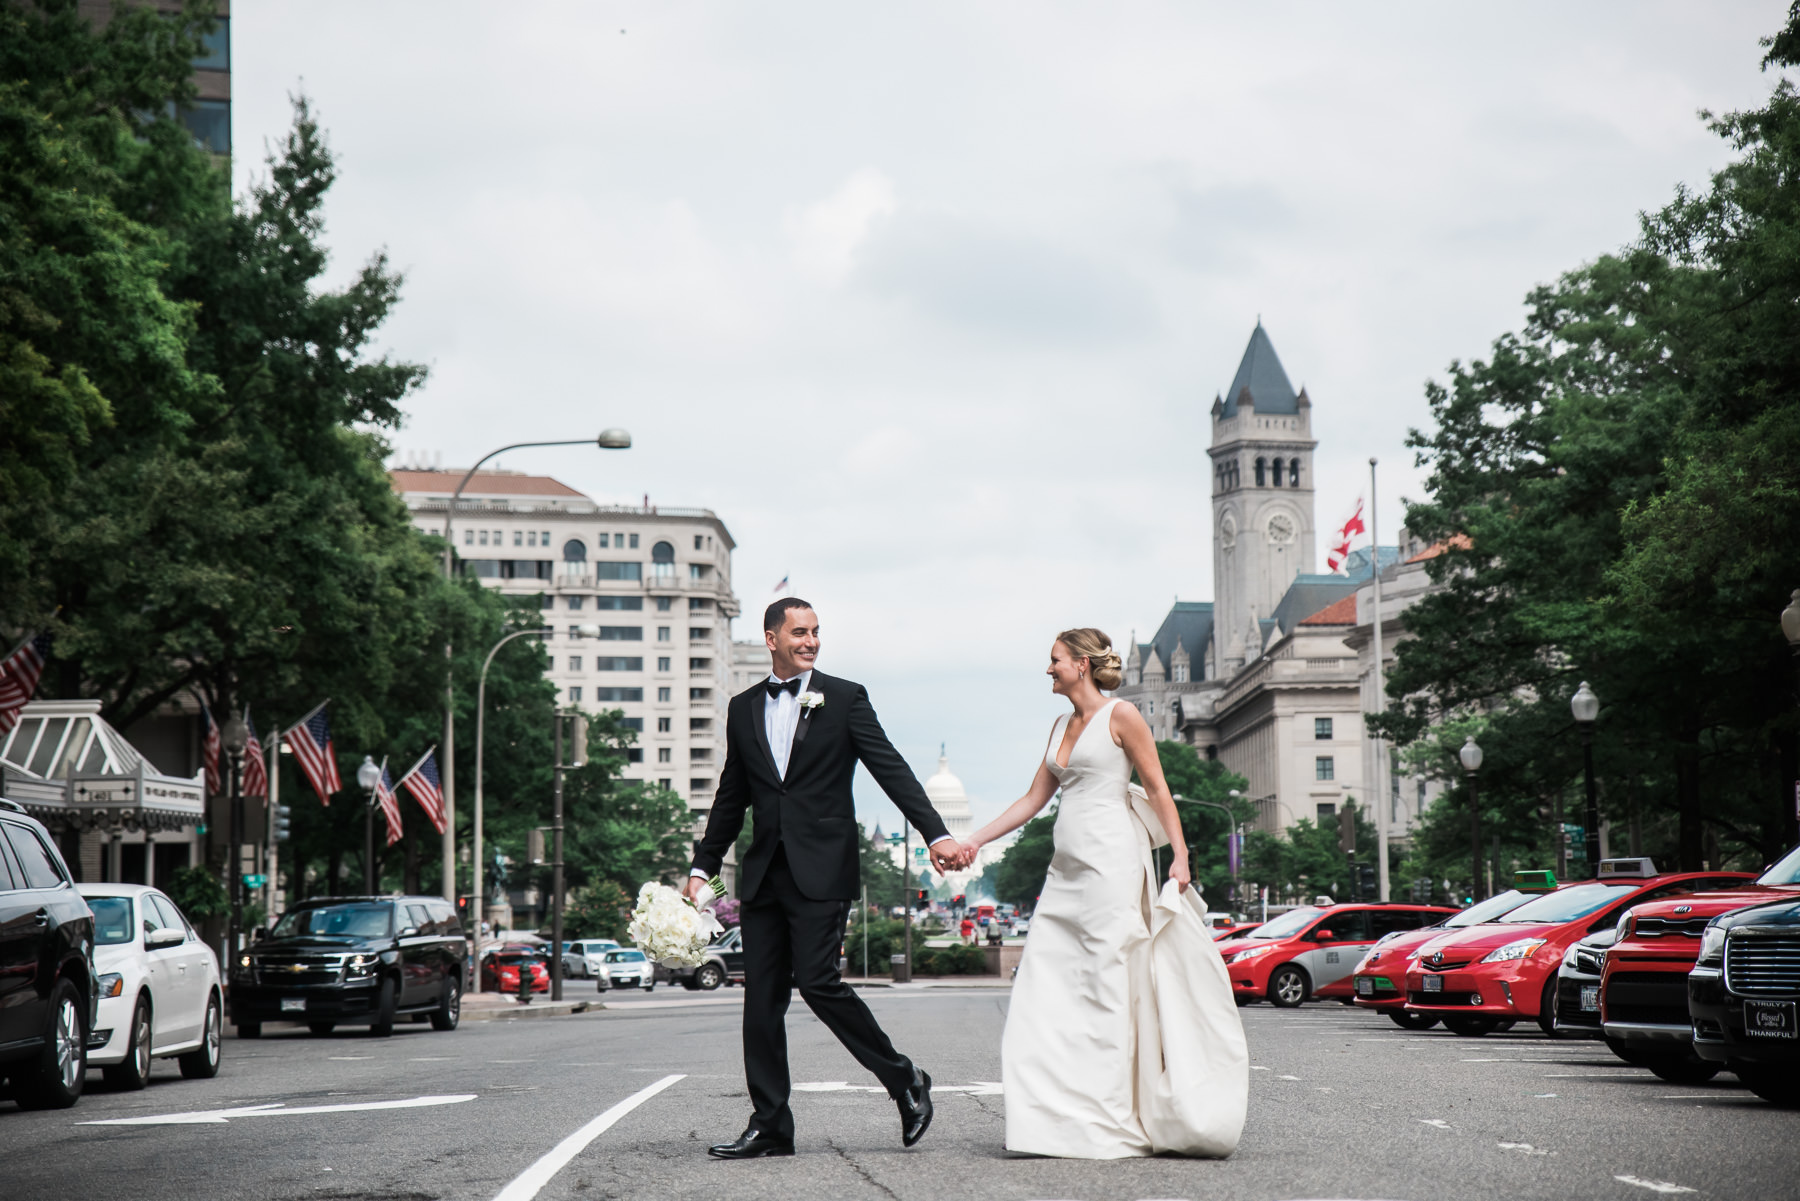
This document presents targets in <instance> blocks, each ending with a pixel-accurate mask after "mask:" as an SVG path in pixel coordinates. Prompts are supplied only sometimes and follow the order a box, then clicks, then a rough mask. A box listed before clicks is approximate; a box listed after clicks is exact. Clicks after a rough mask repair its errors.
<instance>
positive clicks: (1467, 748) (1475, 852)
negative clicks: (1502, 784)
mask: <svg viewBox="0 0 1800 1201" xmlns="http://www.w3.org/2000/svg"><path fill="white" fill-rule="evenodd" d="M1456 757H1457V758H1458V759H1461V760H1462V766H1463V772H1464V774H1465V776H1466V777H1467V779H1468V785H1469V870H1470V872H1471V873H1472V874H1473V879H1472V882H1471V883H1470V885H1469V898H1470V900H1471V902H1473V901H1479V900H1481V899H1482V893H1483V891H1484V890H1483V888H1482V886H1481V885H1482V875H1483V873H1482V870H1481V797H1480V794H1479V792H1478V791H1477V789H1476V787H1475V775H1476V773H1477V772H1479V771H1480V770H1481V748H1480V747H1479V746H1476V745H1475V735H1473V734H1470V735H1469V736H1468V739H1467V740H1466V741H1464V743H1463V745H1462V750H1460V751H1458V752H1457V753H1456Z"/></svg>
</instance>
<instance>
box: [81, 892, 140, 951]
mask: <svg viewBox="0 0 1800 1201" xmlns="http://www.w3.org/2000/svg"><path fill="white" fill-rule="evenodd" d="M87 903H88V908H89V909H92V910H93V911H94V941H95V942H96V943H98V944H99V945H101V946H103V947H116V946H118V945H120V944H121V943H128V942H130V941H131V939H132V935H133V933H134V931H133V928H132V925H131V898H130V897H89V898H87Z"/></svg>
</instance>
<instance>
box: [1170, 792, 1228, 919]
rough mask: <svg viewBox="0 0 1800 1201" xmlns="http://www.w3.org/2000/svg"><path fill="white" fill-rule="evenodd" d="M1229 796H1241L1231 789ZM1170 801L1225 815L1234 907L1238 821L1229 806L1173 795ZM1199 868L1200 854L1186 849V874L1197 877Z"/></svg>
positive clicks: (1193, 849) (1194, 849) (1193, 848)
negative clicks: (1228, 831)
mask: <svg viewBox="0 0 1800 1201" xmlns="http://www.w3.org/2000/svg"><path fill="white" fill-rule="evenodd" d="M1231 795H1232V796H1234V797H1236V796H1241V795H1242V794H1241V793H1240V792H1238V790H1237V789H1235V788H1233V789H1232V790H1231ZM1170 799H1171V800H1173V801H1174V802H1175V803H1176V804H1178V805H1204V806H1206V807H1207V808H1208V809H1217V810H1218V811H1219V812H1220V813H1223V814H1224V815H1225V821H1226V822H1227V823H1228V828H1229V830H1230V833H1229V834H1228V835H1227V837H1229V838H1230V839H1231V841H1230V842H1229V843H1227V844H1226V865H1227V866H1228V867H1230V868H1231V900H1232V904H1234V905H1235V904H1236V903H1237V894H1238V847H1237V839H1238V821H1237V814H1236V813H1234V812H1232V810H1231V807H1230V806H1229V805H1222V804H1220V803H1219V802H1218V801H1201V800H1196V799H1194V798H1193V797H1185V796H1179V795H1175V794H1171V796H1170ZM1199 868H1200V852H1199V850H1198V849H1197V848H1195V847H1189V848H1188V872H1189V873H1190V874H1192V875H1196V876H1197V875H1198V874H1199Z"/></svg>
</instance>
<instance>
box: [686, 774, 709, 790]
mask: <svg viewBox="0 0 1800 1201" xmlns="http://www.w3.org/2000/svg"><path fill="white" fill-rule="evenodd" d="M711 788H712V777H711V776H707V777H705V778H704V779H702V778H700V777H698V776H690V777H688V790H689V791H690V792H707V791H709V790H710V789H711Z"/></svg>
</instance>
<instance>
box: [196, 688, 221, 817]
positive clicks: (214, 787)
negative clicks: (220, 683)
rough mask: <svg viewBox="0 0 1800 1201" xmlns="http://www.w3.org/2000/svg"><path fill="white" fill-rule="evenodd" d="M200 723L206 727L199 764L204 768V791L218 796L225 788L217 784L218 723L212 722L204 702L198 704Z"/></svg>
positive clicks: (211, 716) (210, 712) (209, 710)
mask: <svg viewBox="0 0 1800 1201" xmlns="http://www.w3.org/2000/svg"><path fill="white" fill-rule="evenodd" d="M200 722H201V724H202V725H203V726H205V727H206V733H205V734H204V735H202V736H201V739H200V762H201V765H202V766H204V767H205V768H206V791H208V792H210V793H212V794H213V795H214V796H220V795H222V794H223V793H224V791H225V786H224V785H223V784H221V783H220V782H219V723H218V722H216V721H214V720H213V715H212V710H211V709H208V708H207V707H206V702H205V701H201V702H200Z"/></svg>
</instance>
